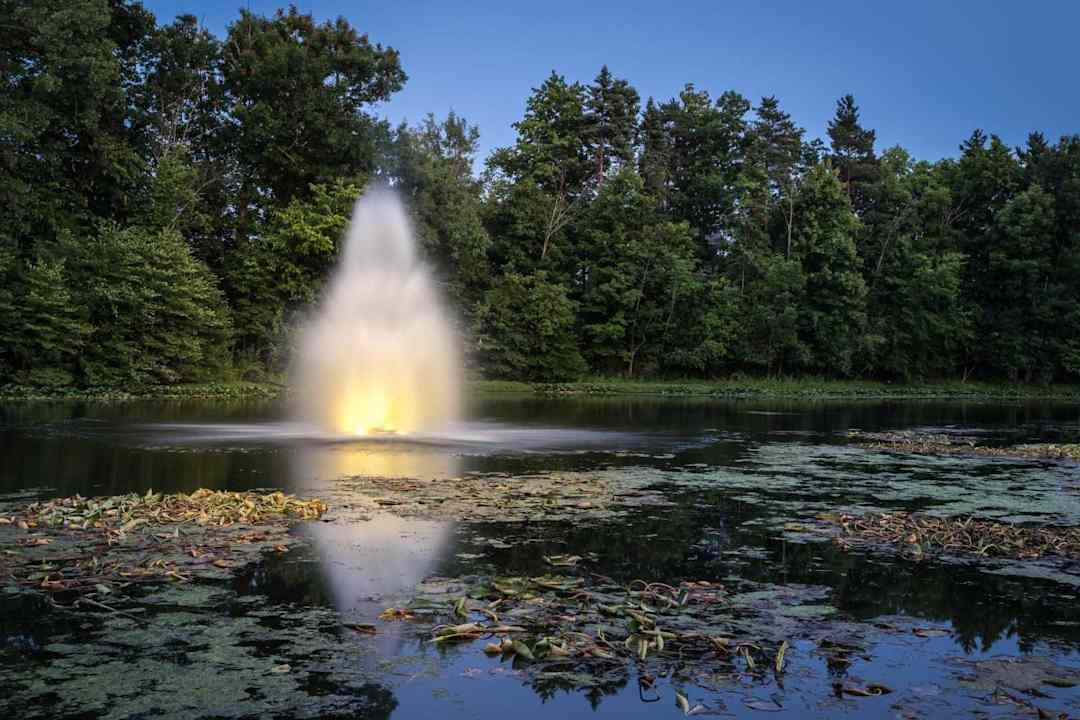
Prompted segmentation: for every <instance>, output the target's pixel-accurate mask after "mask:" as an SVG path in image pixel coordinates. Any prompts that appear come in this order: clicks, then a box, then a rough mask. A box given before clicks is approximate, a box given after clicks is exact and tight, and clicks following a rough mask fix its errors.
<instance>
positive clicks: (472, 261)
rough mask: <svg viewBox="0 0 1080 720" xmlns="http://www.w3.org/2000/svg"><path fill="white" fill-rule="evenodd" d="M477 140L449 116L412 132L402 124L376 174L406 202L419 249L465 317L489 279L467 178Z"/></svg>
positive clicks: (474, 186) (475, 197)
mask: <svg viewBox="0 0 1080 720" xmlns="http://www.w3.org/2000/svg"><path fill="white" fill-rule="evenodd" d="M479 138H480V132H479V130H477V128H476V127H475V126H473V125H470V124H469V123H468V122H466V121H465V119H464V118H461V117H459V116H458V115H456V114H454V113H453V112H451V113H450V114H449V115H447V117H446V119H445V120H443V121H442V122H438V121H436V120H435V117H434V116H433V115H429V116H428V117H427V118H426V119H425V120H424V122H423V123H421V124H420V125H419V126H417V127H415V128H410V127H408V126H406V125H404V124H403V125H402V126H400V127H399V128H397V130H396V131H395V133H394V138H393V141H392V143H391V146H390V148H389V152H388V155H387V157H386V159H385V161H384V163H383V164H384V167H383V168H382V172H381V175H382V176H384V177H386V178H387V179H388V180H390V181H391V182H392V184H393V186H394V187H395V188H396V189H397V190H398V192H400V193H401V194H402V196H403V197H404V199H405V200H406V202H407V203H408V205H409V207H410V209H411V210H412V213H413V217H414V219H415V223H416V233H417V236H418V238H419V240H420V244H421V246H422V247H423V248H424V250H426V251H427V257H428V258H430V259H431V260H433V261H434V263H435V264H436V266H437V269H438V270H439V272H440V274H441V275H442V276H443V278H444V280H445V282H446V284H447V289H448V291H449V295H450V297H451V298H452V299H453V300H454V302H455V304H456V305H457V306H458V308H459V309H461V310H462V311H463V314H465V315H469V314H470V313H471V312H472V310H473V309H474V308H475V306H476V305H477V304H478V303H479V301H480V298H481V296H482V295H483V292H484V290H485V289H486V286H487V284H488V280H489V278H488V276H489V266H488V250H489V247H490V245H491V239H490V238H489V236H488V233H487V230H486V228H485V227H484V225H483V218H482V216H481V198H480V191H481V186H480V183H479V182H478V181H477V180H476V179H475V178H474V177H473V174H472V162H473V157H474V156H475V154H476V144H477V142H478V140H479Z"/></svg>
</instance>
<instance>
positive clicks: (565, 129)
mask: <svg viewBox="0 0 1080 720" xmlns="http://www.w3.org/2000/svg"><path fill="white" fill-rule="evenodd" d="M514 127H515V128H516V129H517V132H518V137H517V142H516V143H515V144H514V145H513V146H512V147H508V148H500V149H498V150H496V151H495V152H494V153H492V155H491V157H490V158H489V159H488V170H489V184H498V183H500V182H501V183H503V184H509V185H510V186H511V188H512V192H513V193H514V194H516V191H517V190H518V189H519V188H520V189H521V190H523V191H524V193H525V196H524V197H518V198H515V199H516V200H521V201H524V202H518V203H517V207H518V208H519V209H524V207H526V206H528V207H530V209H531V210H533V211H535V213H536V214H535V216H534V217H533V218H532V219H531V221H530V222H531V223H532V224H533V225H534V226H535V232H531V233H529V234H530V235H532V236H533V237H532V238H529V239H527V240H526V239H525V238H522V240H525V241H526V242H528V243H529V244H530V245H536V247H530V250H529V251H530V252H531V253H533V254H534V257H535V258H536V260H535V262H537V263H539V264H544V263H543V261H545V260H547V258H548V255H549V253H551V252H552V249H553V247H554V246H555V245H556V244H557V243H559V241H560V239H561V237H562V235H563V234H564V230H565V229H566V228H567V226H568V225H569V224H570V223H571V222H572V221H573V220H574V218H575V217H576V216H577V215H578V214H579V213H580V212H581V210H582V208H583V206H584V205H585V203H586V202H587V200H588V190H589V181H590V179H592V178H593V177H594V176H593V173H592V169H591V164H590V161H589V150H588V145H587V142H586V139H585V135H586V132H585V128H586V121H585V88H584V87H582V85H581V84H580V83H568V82H567V81H566V78H564V77H563V76H561V75H558V74H556V73H555V72H552V73H551V75H550V76H549V77H548V78H547V80H545V81H544V83H543V84H542V85H541V86H540V87H538V88H534V89H533V93H532V95H531V96H530V97H529V100H528V102H527V104H526V108H525V116H524V117H523V118H522V119H521V120H520V121H519V122H517V123H514ZM506 195H507V193H505V192H501V191H500V190H498V189H495V190H494V191H493V193H492V197H494V198H505V197H506ZM504 222H505V219H504ZM504 227H505V225H504ZM564 250H565V248H560V253H561V252H562V251H564ZM547 265H549V264H545V266H547Z"/></svg>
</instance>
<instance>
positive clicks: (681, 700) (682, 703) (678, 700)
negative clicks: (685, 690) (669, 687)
mask: <svg viewBox="0 0 1080 720" xmlns="http://www.w3.org/2000/svg"><path fill="white" fill-rule="evenodd" d="M675 704H676V705H677V706H678V708H679V709H680V710H682V714H683V715H689V714H690V701H689V700H687V699H686V696H685V695H683V694H682V691H681V690H676V691H675Z"/></svg>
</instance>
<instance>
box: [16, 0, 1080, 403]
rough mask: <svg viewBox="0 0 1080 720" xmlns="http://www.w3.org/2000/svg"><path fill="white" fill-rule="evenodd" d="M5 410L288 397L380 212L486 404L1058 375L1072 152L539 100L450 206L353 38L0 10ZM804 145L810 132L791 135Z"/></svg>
mask: <svg viewBox="0 0 1080 720" xmlns="http://www.w3.org/2000/svg"><path fill="white" fill-rule="evenodd" d="M0 24H2V25H3V28H4V31H3V32H2V33H0V67H3V69H4V77H3V82H2V84H0V213H2V217H0V281H2V282H0V384H5V383H10V384H18V385H36V386H39V387H40V386H46V387H53V388H57V387H101V386H135V385H144V386H148V385H158V384H163V383H164V384H168V383H177V382H196V381H200V380H206V379H213V378H228V377H231V376H238V375H249V376H254V377H260V376H262V375H264V374H266V373H276V372H280V371H282V370H283V369H285V368H286V367H287V363H288V358H289V351H290V347H291V340H290V339H291V338H292V337H294V332H293V331H294V329H295V328H296V327H297V325H298V323H300V322H302V320H303V319H304V318H305V317H306V316H307V314H308V313H309V312H310V311H311V308H312V307H313V306H314V304H315V303H317V302H318V299H319V297H320V293H321V290H322V287H323V284H324V281H325V279H326V276H327V273H328V272H329V270H330V268H331V267H332V266H333V264H334V262H335V260H336V257H337V254H338V246H339V242H340V239H341V237H342V234H343V232H344V229H345V227H346V224H347V222H348V216H349V212H350V208H351V205H352V203H353V201H354V200H355V198H356V197H357V196H358V194H359V193H360V192H362V190H363V188H364V187H365V186H366V185H367V184H368V183H370V182H383V183H388V184H391V185H393V186H394V187H396V188H397V189H398V191H399V192H400V193H401V194H402V195H403V197H404V198H405V199H406V201H407V202H408V204H409V207H410V209H411V211H412V214H413V217H414V222H415V227H416V231H417V236H418V238H419V240H420V243H421V246H422V248H423V250H424V251H425V254H426V256H427V257H428V259H429V261H430V262H431V264H432V266H433V267H434V268H435V270H436V272H437V273H438V275H439V277H440V279H441V280H442V282H443V284H444V288H445V294H446V296H447V298H448V300H449V301H450V302H451V303H452V305H453V306H454V308H455V310H456V311H457V315H458V317H459V318H460V321H461V325H462V328H463V332H464V335H465V337H467V338H468V342H467V344H468V348H467V349H468V351H469V352H468V357H469V358H470V363H471V365H472V367H473V368H474V369H476V370H478V371H479V372H482V373H483V374H485V375H488V376H490V377H500V378H510V379H526V380H530V381H565V380H572V379H574V378H577V377H581V376H584V375H590V374H592V375H621V376H626V377H680V378H685V377H702V378H711V377H718V376H723V375H729V374H731V373H734V372H740V373H749V374H762V375H804V374H812V375H816V376H833V377H848V378H851V377H873V378H878V379H885V380H897V379H899V380H905V381H910V380H920V379H934V378H938V379H940V378H949V379H954V378H959V379H967V378H970V377H980V378H986V379H1004V380H1022V381H1027V382H1040V383H1045V382H1053V381H1058V382H1075V381H1076V380H1077V378H1078V376H1080V282H1077V280H1076V278H1078V277H1080V136H1067V137H1063V138H1061V139H1060V140H1059V141H1058V142H1056V143H1053V142H1050V141H1048V140H1047V139H1046V138H1044V137H1043V136H1041V135H1039V134H1037V133H1036V134H1032V135H1031V136H1030V138H1029V140H1028V142H1027V144H1026V145H1025V146H1024V147H1022V148H1009V147H1007V146H1006V145H1005V144H1004V143H1003V142H1002V141H1001V140H1000V139H999V138H997V137H996V136H992V135H990V136H988V135H986V134H984V133H983V132H982V131H975V132H974V133H973V134H972V135H971V137H969V138H968V139H967V140H966V141H964V142H963V144H962V145H961V146H960V152H959V155H958V157H956V158H955V159H945V160H941V161H938V162H933V163H931V162H924V161H916V160H914V159H912V158H911V157H910V155H909V154H908V153H907V152H905V151H904V150H903V149H902V148H900V147H894V148H888V149H879V148H877V147H875V143H876V139H877V138H876V134H875V132H874V130H873V129H871V128H868V127H865V126H864V125H863V121H862V118H861V116H860V112H859V108H858V106H857V104H856V102H855V99H854V98H853V97H851V96H850V95H846V96H844V97H842V98H841V99H840V100H839V101H838V103H837V108H836V115H835V117H834V118H833V120H832V121H831V122H830V123H829V124H828V127H827V128H821V129H820V133H821V134H822V135H823V137H825V138H827V141H828V144H827V145H826V144H825V143H824V142H822V141H819V140H809V139H808V133H807V132H806V131H805V130H804V129H803V128H800V127H799V126H798V125H797V124H796V123H795V121H794V120H793V119H792V118H791V117H790V116H789V115H788V114H787V113H786V112H785V111H784V110H783V109H782V107H781V104H780V101H779V100H777V99H776V98H775V97H765V98H762V99H761V100H760V102H759V103H757V105H756V106H755V105H754V104H753V103H752V102H751V101H750V100H748V99H747V98H745V97H743V96H741V95H740V94H738V93H737V92H733V91H729V92H725V93H722V94H721V95H720V96H719V97H716V98H713V97H711V96H710V95H709V93H707V92H704V91H701V90H699V89H697V88H695V87H693V86H690V85H688V86H686V87H685V88H684V89H683V91H682V92H680V93H679V94H678V96H677V97H675V98H672V99H670V100H656V99H653V98H647V99H645V101H644V103H643V102H642V98H641V97H640V96H639V94H638V92H637V91H636V90H635V89H634V88H633V86H632V85H631V84H630V83H629V82H628V81H627V80H626V79H623V78H619V77H616V76H615V75H614V74H613V73H612V72H611V71H609V70H608V68H606V67H604V68H602V69H601V70H600V72H599V74H598V75H597V77H596V78H595V79H594V80H593V81H592V82H591V83H587V84H586V83H580V82H572V81H570V80H567V79H566V78H564V77H562V76H560V75H558V74H557V73H552V74H551V75H550V76H549V77H548V78H546V79H544V81H543V82H542V83H541V84H540V85H539V86H538V87H536V88H535V89H534V90H533V91H532V93H531V95H530V96H529V98H528V101H527V104H526V110H525V114H524V116H523V117H522V118H521V120H520V121H519V122H518V123H517V124H516V129H517V133H518V135H517V141H516V142H515V143H514V144H513V145H511V146H509V147H505V148H501V149H498V150H496V151H495V152H493V153H492V155H491V156H490V157H489V158H487V161H486V164H485V166H484V172H483V173H482V175H481V176H480V177H476V176H475V175H474V172H473V168H474V162H475V159H476V148H477V139H478V131H477V129H476V128H475V127H473V126H471V125H470V124H469V123H468V122H466V121H465V120H464V119H463V118H461V117H458V116H456V115H454V114H453V113H451V114H450V115H449V116H448V117H446V118H445V119H444V120H438V119H436V118H435V117H433V116H429V117H428V118H426V119H424V120H423V121H422V122H421V123H420V124H419V125H417V126H408V125H401V126H398V127H391V126H390V125H389V124H388V123H386V122H385V121H382V120H380V119H379V118H378V117H377V116H376V115H375V114H374V112H373V108H374V107H375V105H376V104H377V103H380V102H383V101H386V100H387V99H389V98H390V97H391V96H392V95H393V93H394V92H396V91H397V90H399V89H400V88H401V87H402V86H403V84H404V83H405V81H406V76H405V73H404V70H403V69H402V65H401V62H400V59H399V57H398V54H397V53H396V52H395V51H394V50H393V49H390V48H384V47H382V46H380V45H378V44H376V43H373V42H371V41H370V40H369V39H368V38H367V36H366V35H363V34H361V33H360V32H359V31H357V30H356V29H355V28H353V27H351V26H350V25H349V23H348V22H346V21H345V20H343V19H338V20H336V21H333V22H319V21H316V20H315V19H313V18H312V17H311V16H309V15H305V14H302V13H300V12H299V11H297V10H296V9H295V8H290V9H288V10H283V11H280V12H278V13H277V14H275V15H274V16H271V17H263V16H260V15H257V14H253V13H251V12H249V11H241V12H240V14H239V16H238V17H237V19H236V21H235V22H234V23H232V24H231V25H230V26H229V28H228V30H227V35H226V37H225V38H222V39H219V38H217V37H215V36H213V35H212V34H210V33H208V32H207V31H205V30H204V29H202V28H200V27H199V25H198V23H197V21H196V20H195V19H194V18H192V17H188V16H182V17H179V18H177V19H175V20H174V21H173V22H171V23H169V24H164V25H159V24H158V23H157V21H156V20H155V18H154V17H153V16H152V15H151V14H150V13H149V12H147V11H146V10H145V9H144V8H143V7H142V6H141V5H140V4H139V3H138V2H136V1H135V0H69V1H66V2H59V1H58V0H0ZM813 134H814V133H810V134H809V135H810V136H812V135H813Z"/></svg>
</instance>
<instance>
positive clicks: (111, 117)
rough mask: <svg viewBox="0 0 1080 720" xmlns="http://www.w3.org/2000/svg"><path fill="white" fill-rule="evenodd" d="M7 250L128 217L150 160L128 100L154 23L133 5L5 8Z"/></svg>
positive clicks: (39, 1) (85, 2) (16, 2)
mask: <svg viewBox="0 0 1080 720" xmlns="http://www.w3.org/2000/svg"><path fill="white" fill-rule="evenodd" d="M0 18H3V31H2V32H0V68H3V81H2V82H0V241H3V242H6V243H12V244H14V245H15V246H17V247H19V248H20V252H21V253H22V254H23V256H24V258H26V259H32V258H33V257H34V256H35V255H36V251H35V246H36V245H37V244H39V243H42V242H45V243H50V242H54V241H55V240H56V239H57V238H58V237H59V236H60V235H61V234H62V233H63V232H65V231H71V232H75V233H76V234H81V233H82V232H84V231H86V230H87V229H88V228H89V227H90V224H91V219H92V217H93V216H95V215H98V216H107V217H116V218H122V217H124V215H125V213H126V212H127V211H128V208H129V203H130V200H131V194H132V192H133V191H134V190H135V188H136V187H137V183H138V180H139V178H140V177H141V171H142V168H143V166H144V161H143V158H142V156H141V155H140V149H141V147H142V144H143V143H142V138H141V137H140V133H139V128H138V127H137V124H136V123H135V122H134V115H133V112H132V99H131V97H130V93H131V90H132V88H133V87H134V86H135V85H136V83H137V82H138V79H139V72H140V68H141V67H142V66H143V65H144V63H145V60H146V45H147V41H148V38H149V35H150V33H151V31H152V29H153V23H154V20H153V16H152V15H151V14H150V13H149V12H147V11H146V10H145V9H144V8H143V6H142V5H141V4H140V3H138V2H134V1H128V0H0Z"/></svg>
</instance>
